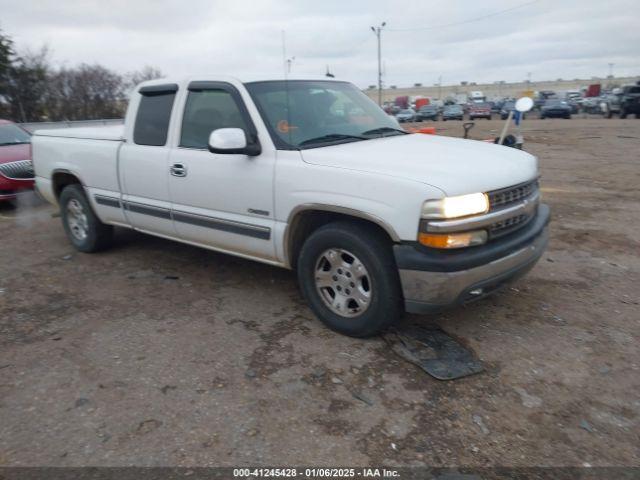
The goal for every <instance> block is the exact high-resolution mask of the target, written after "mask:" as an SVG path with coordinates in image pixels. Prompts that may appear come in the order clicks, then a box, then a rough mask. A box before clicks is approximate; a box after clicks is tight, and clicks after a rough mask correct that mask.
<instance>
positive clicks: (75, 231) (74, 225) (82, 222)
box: [67, 198, 89, 241]
mask: <svg viewBox="0 0 640 480" xmlns="http://www.w3.org/2000/svg"><path fill="white" fill-rule="evenodd" d="M67 225H69V231H70V232H71V235H73V237H74V238H76V239H77V240H80V241H83V240H84V239H86V238H87V234H88V233H87V232H88V231H89V222H88V220H87V214H86V213H85V211H84V208H82V204H81V203H80V202H79V201H78V200H76V199H75V198H72V199H71V200H69V202H68V203H67Z"/></svg>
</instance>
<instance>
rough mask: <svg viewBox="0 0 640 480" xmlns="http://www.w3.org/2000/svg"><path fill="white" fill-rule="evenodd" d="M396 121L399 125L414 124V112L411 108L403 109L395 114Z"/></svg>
mask: <svg viewBox="0 0 640 480" xmlns="http://www.w3.org/2000/svg"><path fill="white" fill-rule="evenodd" d="M396 120H398V122H400V123H404V122H414V121H415V120H416V112H415V111H414V110H413V109H411V108H405V109H404V110H400V111H399V112H398V113H397V114H396Z"/></svg>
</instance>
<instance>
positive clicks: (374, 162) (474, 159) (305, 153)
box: [302, 133, 538, 196]
mask: <svg viewBox="0 0 640 480" xmlns="http://www.w3.org/2000/svg"><path fill="white" fill-rule="evenodd" d="M302 157H303V159H304V161H305V162H307V163H311V164H314V165H324V166H328V167H335V168H345V169H349V170H358V171H361V172H366V173H372V174H378V175H388V176H390V177H400V178H403V179H407V180H412V181H416V182H421V183H425V184H428V185H431V186H433V187H437V188H439V189H440V190H442V191H443V192H444V193H445V195H448V196H453V195H463V194H466V193H475V192H486V191H490V190H496V189H499V188H504V187H508V186H511V185H516V184H518V183H522V182H526V181H528V180H532V179H534V178H536V176H537V175H538V165H537V164H538V162H537V159H536V158H535V157H534V156H532V155H529V154H528V153H526V152H523V151H522V150H518V149H515V148H509V147H503V146H501V145H495V144H493V143H487V142H481V141H476V140H463V139H459V138H450V137H442V136H438V135H424V134H419V133H416V134H412V135H396V136H390V137H384V138H375V139H372V140H366V141H361V142H352V143H344V144H340V145H331V146H327V147H321V148H313V149H307V150H302Z"/></svg>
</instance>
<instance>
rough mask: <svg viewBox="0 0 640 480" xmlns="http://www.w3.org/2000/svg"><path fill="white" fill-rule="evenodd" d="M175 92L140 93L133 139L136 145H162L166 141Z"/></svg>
mask: <svg viewBox="0 0 640 480" xmlns="http://www.w3.org/2000/svg"><path fill="white" fill-rule="evenodd" d="M175 96H176V92H161V93H157V92H153V93H152V94H142V98H141V99H140V105H139V106H138V114H137V115H136V123H135V127H134V130H133V141H134V143H136V144H138V145H153V146H162V145H165V144H166V143H167V132H168V131H169V120H170V119H171V109H172V108H173V100H174V98H175Z"/></svg>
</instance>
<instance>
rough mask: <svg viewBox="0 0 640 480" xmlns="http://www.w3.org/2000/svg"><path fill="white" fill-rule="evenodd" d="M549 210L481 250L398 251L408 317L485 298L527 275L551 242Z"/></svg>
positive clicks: (542, 210)
mask: <svg viewBox="0 0 640 480" xmlns="http://www.w3.org/2000/svg"><path fill="white" fill-rule="evenodd" d="M548 223H549V207H548V206H546V205H540V206H539V207H538V213H537V214H536V216H535V217H534V218H533V219H532V220H531V221H530V222H529V224H528V225H527V226H525V227H523V228H522V229H520V230H518V231H516V232H514V233H512V234H510V235H507V236H505V237H504V238H500V239H498V240H495V241H494V242H490V243H488V244H487V245H483V246H481V247H472V248H470V249H466V250H464V251H459V252H440V251H434V252H429V251H428V250H430V249H425V248H421V247H418V246H416V245H411V244H400V245H396V246H395V247H394V254H395V257H396V263H397V265H398V268H399V273H400V281H401V283H402V290H403V294H404V299H405V310H406V311H407V312H410V313H430V312H434V311H438V310H442V309H445V308H447V307H451V306H454V305H458V304H464V303H468V302H470V301H473V300H477V299H480V298H483V297H485V296H487V295H489V294H490V293H492V292H494V291H495V290H497V289H498V288H500V287H501V286H503V285H504V284H506V283H508V282H510V281H513V280H515V279H516V278H518V277H520V276H522V275H524V274H525V273H527V272H528V271H529V270H530V269H531V268H533V266H534V265H535V264H536V262H537V261H538V260H539V259H540V257H541V256H542V254H543V253H544V251H545V249H546V247H547V243H548V241H549V232H548V228H547V225H548Z"/></svg>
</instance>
